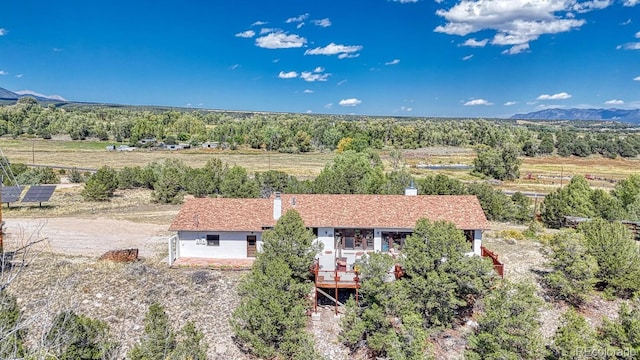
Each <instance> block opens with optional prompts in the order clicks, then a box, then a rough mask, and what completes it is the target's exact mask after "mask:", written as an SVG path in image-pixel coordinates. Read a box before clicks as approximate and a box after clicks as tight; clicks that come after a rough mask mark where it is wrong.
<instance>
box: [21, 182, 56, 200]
mask: <svg viewBox="0 0 640 360" xmlns="http://www.w3.org/2000/svg"><path fill="white" fill-rule="evenodd" d="M55 190H56V186H55V185H33V186H30V187H29V190H27V193H26V194H25V195H24V197H23V198H22V202H39V203H42V202H45V201H49V199H51V195H53V192H54V191H55Z"/></svg>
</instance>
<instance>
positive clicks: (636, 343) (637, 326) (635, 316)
mask: <svg viewBox="0 0 640 360" xmlns="http://www.w3.org/2000/svg"><path fill="white" fill-rule="evenodd" d="M600 340H601V341H602V342H603V345H604V346H606V351H607V353H608V354H616V355H618V356H616V358H618V359H629V360H631V359H637V357H638V354H640V306H639V305H638V302H637V300H635V301H634V302H632V303H631V304H629V303H627V302H623V303H622V304H620V308H619V309H618V318H617V319H616V320H614V321H612V320H609V319H608V318H606V317H605V318H604V320H603V323H602V326H601V328H600Z"/></svg>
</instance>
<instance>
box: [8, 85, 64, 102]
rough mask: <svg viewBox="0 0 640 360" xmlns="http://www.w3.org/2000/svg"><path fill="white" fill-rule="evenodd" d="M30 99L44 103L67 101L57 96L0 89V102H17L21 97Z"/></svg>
mask: <svg viewBox="0 0 640 360" xmlns="http://www.w3.org/2000/svg"><path fill="white" fill-rule="evenodd" d="M27 96H29V97H32V98H34V99H36V100H37V101H45V102H52V101H53V102H64V101H67V100H66V99H65V98H63V97H62V96H59V95H52V96H47V95H42V94H38V93H36V92H33V91H28V90H27V91H20V92H13V91H10V90H7V89H4V88H1V87H0V100H5V101H7V100H8V101H15V100H18V99H20V98H23V97H27Z"/></svg>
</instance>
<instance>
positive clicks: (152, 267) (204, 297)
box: [9, 254, 247, 359]
mask: <svg viewBox="0 0 640 360" xmlns="http://www.w3.org/2000/svg"><path fill="white" fill-rule="evenodd" d="M196 273H198V274H196ZM243 274H244V273H242V272H235V271H232V272H218V271H210V270H207V271H202V270H198V269H170V270H169V269H167V268H166V265H165V264H158V263H157V262H154V261H140V262H136V263H129V264H118V263H113V262H109V261H95V259H92V258H85V257H70V256H61V255H52V254H44V255H42V256H41V257H39V258H37V259H36V260H35V261H34V262H33V263H32V264H31V265H30V266H29V267H28V268H24V271H23V273H22V274H20V276H19V277H18V278H17V280H16V281H15V282H14V283H12V284H11V286H10V288H9V291H10V292H11V293H12V294H14V295H16V296H17V298H18V304H19V305H20V307H21V309H22V312H23V314H24V318H25V320H26V321H27V322H29V324H30V326H29V333H28V336H29V338H28V339H29V344H30V345H31V346H32V347H33V346H37V344H38V341H39V338H40V337H39V335H41V334H42V333H43V332H44V331H46V329H47V327H48V326H49V324H51V321H52V319H53V317H54V316H55V314H56V313H57V312H58V311H63V310H74V311H76V312H77V313H79V314H83V315H87V316H90V317H92V318H96V319H100V320H103V321H105V322H107V324H108V325H109V327H110V329H111V334H112V335H113V336H114V337H115V339H116V340H117V341H118V343H120V344H121V345H122V348H121V349H120V353H119V356H118V358H124V355H125V354H126V352H127V351H128V350H129V349H130V348H131V347H132V346H133V344H134V343H135V341H137V340H138V339H140V337H141V336H142V331H143V329H144V315H145V313H146V311H147V309H148V306H149V305H150V304H152V303H154V302H159V303H160V304H162V305H163V306H164V308H165V310H166V311H167V313H168V315H169V318H170V319H171V322H172V325H173V327H174V329H175V330H177V329H178V328H180V327H181V326H183V325H184V324H185V323H186V322H187V321H193V322H194V323H195V324H196V326H197V327H198V328H199V329H200V330H202V331H203V333H204V335H205V336H204V340H203V341H204V343H207V344H209V352H208V358H209V359H244V358H247V357H245V356H244V354H242V353H241V352H240V351H239V350H238V348H237V347H236V346H234V344H233V340H232V338H231V336H232V331H231V328H230V326H229V323H228V321H229V317H230V314H231V312H232V311H233V309H234V308H235V306H236V304H237V303H238V301H239V299H238V295H237V292H236V286H237V283H238V281H239V279H240V278H241V277H242V276H243ZM196 277H197V279H196ZM196 280H197V281H196Z"/></svg>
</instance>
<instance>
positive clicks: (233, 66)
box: [231, 64, 240, 70]
mask: <svg viewBox="0 0 640 360" xmlns="http://www.w3.org/2000/svg"><path fill="white" fill-rule="evenodd" d="M239 67H240V64H233V65H231V70H235V69H237V68H239Z"/></svg>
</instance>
